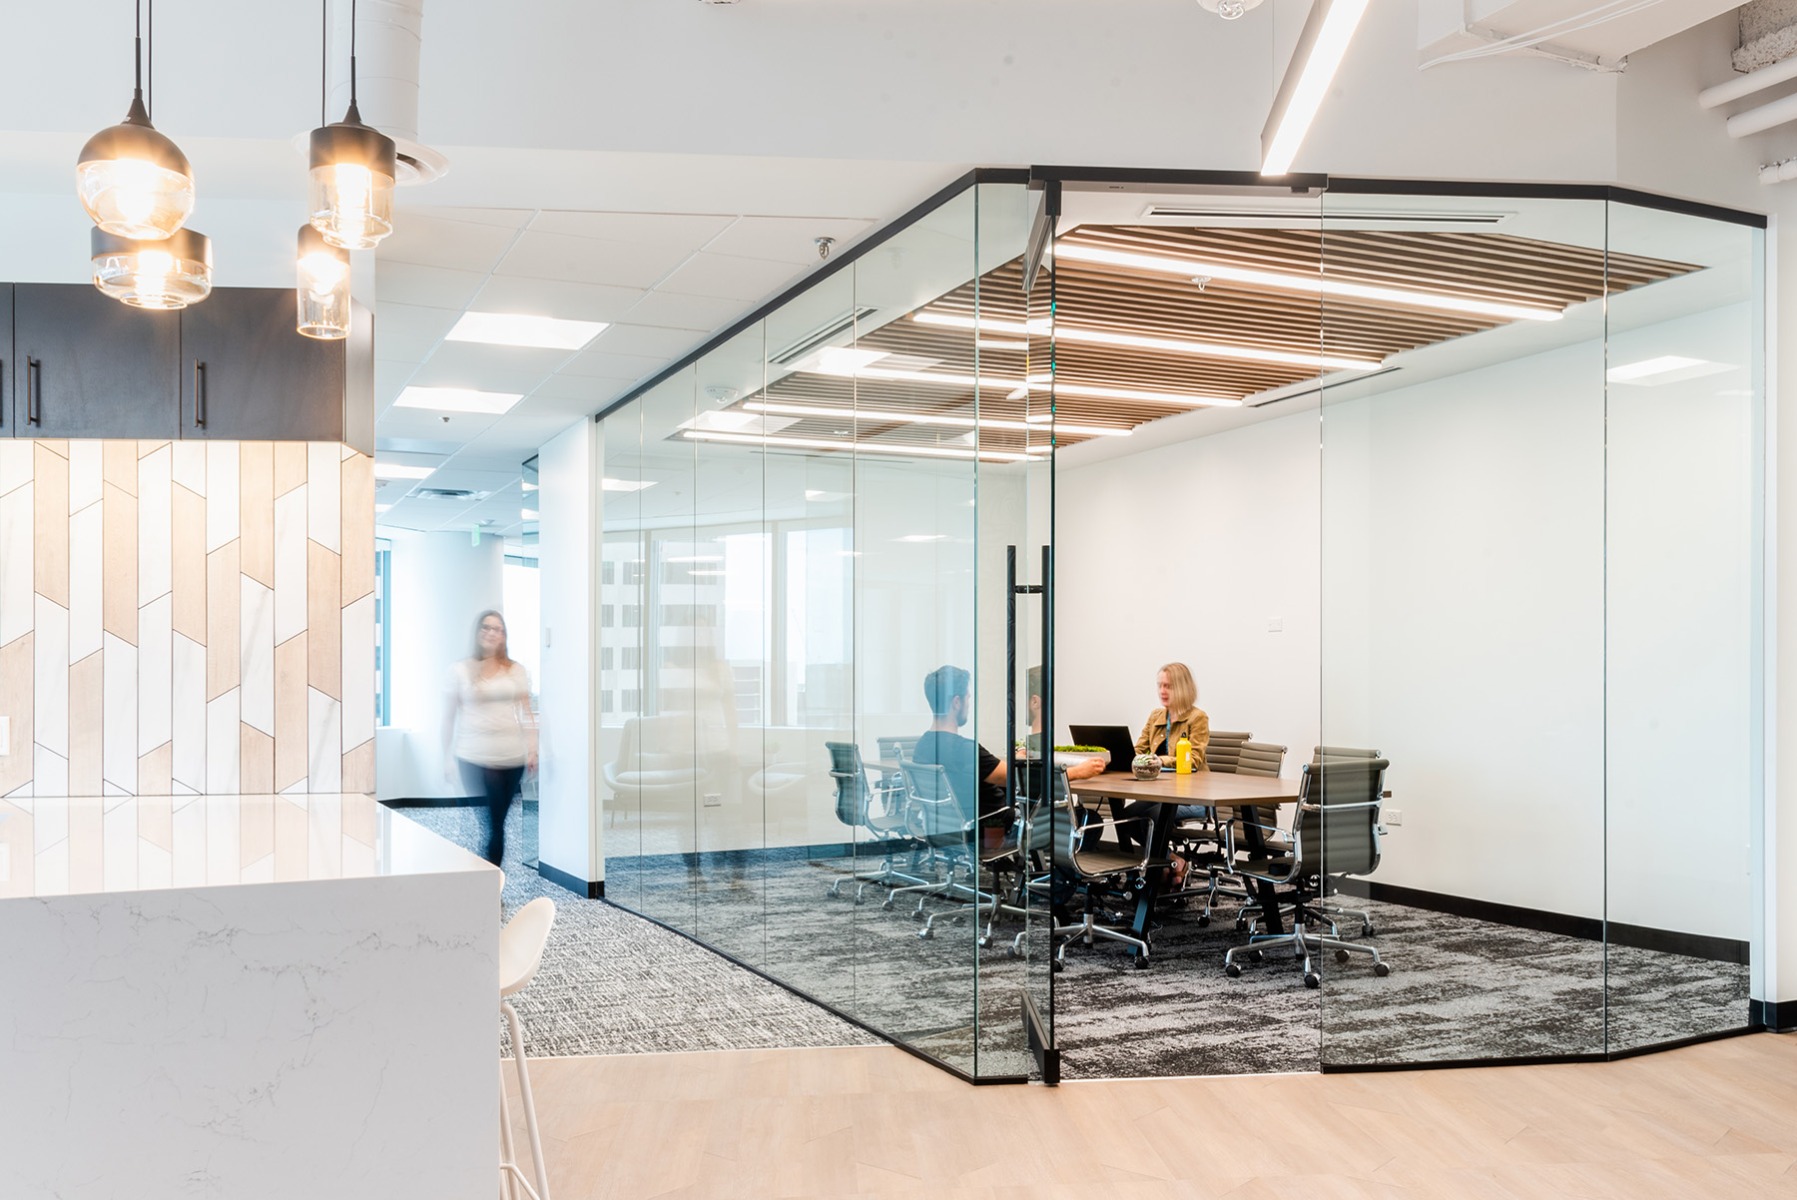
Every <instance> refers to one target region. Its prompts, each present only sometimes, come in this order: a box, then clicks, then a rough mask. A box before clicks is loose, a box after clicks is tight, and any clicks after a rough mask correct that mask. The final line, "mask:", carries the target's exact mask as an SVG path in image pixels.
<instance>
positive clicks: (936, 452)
mask: <svg viewBox="0 0 1797 1200" xmlns="http://www.w3.org/2000/svg"><path fill="white" fill-rule="evenodd" d="M682 436H683V437H688V438H691V439H692V440H693V441H696V442H728V443H730V444H732V445H737V446H762V447H770V446H771V447H773V448H775V449H780V450H788V449H790V450H852V451H854V452H855V453H857V454H895V455H898V456H900V457H902V458H962V459H979V460H981V461H983V462H1024V461H1026V460H1027V459H1028V458H1029V455H1027V454H1016V453H1013V452H1011V451H1009V450H961V449H957V448H955V447H952V446H875V445H872V444H870V443H868V442H833V441H831V440H830V439H828V438H802V437H756V436H754V435H752V434H741V433H718V432H715V431H713V430H708V429H688V430H684V431H683V432H682Z"/></svg>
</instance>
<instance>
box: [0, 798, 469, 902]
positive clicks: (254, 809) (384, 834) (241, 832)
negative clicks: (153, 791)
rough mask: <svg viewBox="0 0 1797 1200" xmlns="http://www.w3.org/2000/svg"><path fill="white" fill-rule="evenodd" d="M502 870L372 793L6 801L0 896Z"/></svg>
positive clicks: (1, 809)
mask: <svg viewBox="0 0 1797 1200" xmlns="http://www.w3.org/2000/svg"><path fill="white" fill-rule="evenodd" d="M464 871H467V872H481V871H491V872H493V874H494V882H493V887H494V892H495V894H497V892H498V888H499V881H498V871H497V869H496V868H494V867H493V866H492V865H491V864H489V863H488V862H486V861H485V860H484V859H482V858H480V857H479V856H477V855H474V854H471V853H469V852H468V851H467V850H464V849H462V848H461V847H460V846H457V845H455V844H453V843H451V842H449V841H447V840H445V839H444V838H442V837H440V836H438V835H437V834H435V833H433V832H431V831H430V830H428V829H425V828H424V827H423V826H422V825H419V824H417V823H416V822H414V821H411V820H408V819H407V818H406V817H405V816H404V815H403V814H402V813H400V812H396V811H394V810H392V809H389V808H386V807H384V806H383V805H381V804H378V803H377V802H375V800H374V799H372V798H371V797H368V796H361V795H285V796H274V795H263V796H77V797H68V796H49V797H46V796H37V797H32V798H24V797H15V798H12V799H7V800H0V901H3V900H8V899H20V898H25V897H33V896H67V895H81V894H92V893H109V892H136V891H155V890H160V889H164V888H206V887H235V886H239V885H243V884H260V883H295V882H307V881H328V880H337V879H366V878H371V877H387V876H405V875H438V874H443V873H446V872H464Z"/></svg>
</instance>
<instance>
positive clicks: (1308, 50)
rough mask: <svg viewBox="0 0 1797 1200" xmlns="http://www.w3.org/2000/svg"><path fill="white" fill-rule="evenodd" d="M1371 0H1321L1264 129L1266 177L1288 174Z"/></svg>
mask: <svg viewBox="0 0 1797 1200" xmlns="http://www.w3.org/2000/svg"><path fill="white" fill-rule="evenodd" d="M1367 2H1368V0H1317V3H1316V5H1315V6H1314V7H1313V8H1312V9H1311V10H1310V16H1309V17H1308V18H1307V19H1306V20H1305V22H1304V31H1303V32H1302V33H1300V34H1299V35H1298V48H1297V50H1296V51H1294V52H1293V54H1292V61H1291V65H1290V66H1288V67H1286V69H1285V78H1284V79H1283V80H1281V81H1280V84H1279V94H1278V95H1277V96H1275V97H1274V98H1273V111H1272V112H1271V113H1269V114H1268V115H1267V124H1266V128H1264V129H1262V130H1261V132H1260V146H1261V164H1260V173H1261V174H1262V175H1283V174H1285V173H1286V172H1287V171H1289V170H1291V168H1292V159H1294V158H1296V157H1297V156H1298V147H1299V146H1302V145H1303V144H1304V135H1305V134H1307V133H1309V132H1310V123H1311V122H1312V121H1314V120H1315V119H1316V115H1317V110H1318V109H1320V108H1321V107H1322V106H1323V97H1324V96H1326V95H1328V93H1329V85H1330V84H1331V83H1332V82H1334V80H1335V72H1336V69H1337V68H1338V67H1340V66H1341V64H1342V58H1343V57H1344V56H1345V55H1346V54H1347V53H1348V43H1349V42H1350V41H1352V40H1353V39H1354V30H1355V29H1356V28H1358V27H1359V25H1360V18H1361V17H1363V16H1365V15H1366V9H1367Z"/></svg>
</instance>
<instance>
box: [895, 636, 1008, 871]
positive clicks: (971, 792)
mask: <svg viewBox="0 0 1797 1200" xmlns="http://www.w3.org/2000/svg"><path fill="white" fill-rule="evenodd" d="M972 682H973V677H972V676H971V675H969V674H968V673H967V671H966V670H964V669H963V668H961V667H951V666H943V667H937V668H936V669H935V670H934V671H931V672H930V673H929V674H928V675H926V676H924V681H923V694H924V699H925V700H927V701H929V705H930V713H931V715H932V716H933V717H934V719H933V720H932V721H931V722H930V727H929V729H928V730H926V731H925V732H924V735H923V736H922V737H920V738H918V739H917V746H916V748H915V749H914V750H913V751H912V752H911V757H912V760H913V761H915V762H920V763H935V764H937V765H938V766H940V767H942V768H943V771H944V773H945V774H947V776H948V786H949V788H950V790H952V791H953V792H954V793H955V802H956V803H957V804H959V805H960V808H961V811H962V813H964V814H965V815H966V816H967V818H968V819H969V820H972V819H974V817H975V816H976V815H977V817H978V818H979V823H980V846H981V848H982V849H985V850H992V849H996V848H997V847H998V846H1000V845H1002V844H1003V843H1004V838H1005V832H1006V830H1007V829H1008V827H1009V826H1010V823H1011V822H1010V814H1009V813H1007V812H1005V811H1004V807H1005V764H1004V762H1003V761H1001V760H1000V759H999V758H998V757H997V756H996V755H994V754H993V753H992V752H991V751H989V750H987V749H986V748H985V747H984V746H982V745H980V744H979V743H978V742H976V741H974V740H973V739H972V738H969V737H963V736H962V735H961V727H962V726H963V725H965V724H967V721H968V718H969V717H971V716H972V715H973V696H972V694H971V692H970V690H969V689H970V687H971V685H972Z"/></svg>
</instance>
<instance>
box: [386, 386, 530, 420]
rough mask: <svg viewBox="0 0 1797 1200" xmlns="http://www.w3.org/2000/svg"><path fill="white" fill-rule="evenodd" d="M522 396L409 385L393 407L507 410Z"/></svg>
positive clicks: (465, 410)
mask: <svg viewBox="0 0 1797 1200" xmlns="http://www.w3.org/2000/svg"><path fill="white" fill-rule="evenodd" d="M522 399H524V396H523V395H522V394H521V393H518V392H479V391H475V390H474V389H473V388H454V387H409V388H407V389H406V390H405V391H403V392H401V393H400V394H399V399H397V400H395V401H394V402H393V407H394V408H429V409H434V410H436V411H437V412H462V413H491V414H494V415H498V414H499V413H502V412H510V411H511V408H512V406H513V405H514V404H516V403H518V401H520V400H522Z"/></svg>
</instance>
